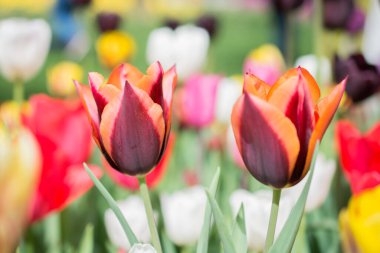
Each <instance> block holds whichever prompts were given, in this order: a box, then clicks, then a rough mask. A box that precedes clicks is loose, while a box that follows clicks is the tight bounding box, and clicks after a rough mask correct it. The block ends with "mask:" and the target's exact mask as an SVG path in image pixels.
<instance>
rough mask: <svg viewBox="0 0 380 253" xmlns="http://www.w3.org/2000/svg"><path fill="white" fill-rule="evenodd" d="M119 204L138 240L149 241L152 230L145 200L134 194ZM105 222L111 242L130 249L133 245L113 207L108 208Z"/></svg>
mask: <svg viewBox="0 0 380 253" xmlns="http://www.w3.org/2000/svg"><path fill="white" fill-rule="evenodd" d="M118 206H119V208H120V209H121V212H122V213H123V215H124V217H125V219H126V220H127V222H128V224H129V226H130V227H131V229H132V231H133V232H134V233H135V235H136V237H137V240H138V241H139V242H144V243H147V242H149V241H150V232H149V225H148V220H147V217H146V213H145V208H144V202H143V200H142V199H141V198H140V197H138V196H135V195H133V196H130V197H128V198H127V199H125V200H123V201H118ZM155 216H156V215H155ZM156 217H157V216H156ZM104 223H105V226H106V230H107V234H108V237H109V238H110V240H111V242H112V243H113V244H114V245H115V246H117V247H119V248H122V249H124V250H128V249H129V248H130V247H131V246H130V244H129V242H128V239H127V236H126V235H125V233H124V230H123V229H122V227H121V225H120V223H119V220H118V219H117V218H116V215H115V214H114V212H113V211H112V210H111V209H107V210H106V212H105V214H104Z"/></svg>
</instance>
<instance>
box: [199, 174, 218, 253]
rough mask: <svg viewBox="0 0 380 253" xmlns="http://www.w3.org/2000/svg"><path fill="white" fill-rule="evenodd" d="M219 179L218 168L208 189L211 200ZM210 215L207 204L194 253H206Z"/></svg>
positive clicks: (209, 207) (209, 208)
mask: <svg viewBox="0 0 380 253" xmlns="http://www.w3.org/2000/svg"><path fill="white" fill-rule="evenodd" d="M219 178H220V167H218V168H217V169H216V172H215V175H214V177H213V179H212V181H211V184H210V187H209V188H208V190H209V191H210V194H211V196H212V197H213V198H215V195H216V189H217V188H218V185H219ZM211 214H212V213H211V206H210V204H209V203H207V205H206V210H205V216H204V220H203V226H202V231H201V235H200V238H199V241H198V245H197V251H196V252H197V253H207V249H208V240H209V234H210V223H211Z"/></svg>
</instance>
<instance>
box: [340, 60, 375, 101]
mask: <svg viewBox="0 0 380 253" xmlns="http://www.w3.org/2000/svg"><path fill="white" fill-rule="evenodd" d="M346 76H348V79H347V85H346V93H347V95H348V96H349V97H350V98H351V100H352V101H353V102H354V103H358V102H361V101H363V100H365V99H366V98H368V97H370V96H372V95H373V94H374V93H376V92H378V91H379V89H380V73H379V71H378V69H377V68H376V67H375V66H373V65H370V64H368V63H367V62H366V60H365V59H364V57H363V55H362V54H353V55H351V56H350V57H349V58H348V59H347V60H344V59H341V58H340V57H338V56H335V59H334V78H335V80H341V78H344V77H346Z"/></svg>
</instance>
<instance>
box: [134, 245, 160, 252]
mask: <svg viewBox="0 0 380 253" xmlns="http://www.w3.org/2000/svg"><path fill="white" fill-rule="evenodd" d="M129 253H157V251H156V250H155V249H154V248H153V247H152V245H150V244H142V243H136V244H133V247H132V248H131V250H130V251H129Z"/></svg>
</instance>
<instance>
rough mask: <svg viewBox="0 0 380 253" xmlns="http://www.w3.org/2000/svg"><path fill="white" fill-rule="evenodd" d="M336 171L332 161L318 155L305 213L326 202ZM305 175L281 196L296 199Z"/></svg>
mask: <svg viewBox="0 0 380 253" xmlns="http://www.w3.org/2000/svg"><path fill="white" fill-rule="evenodd" d="M335 171H336V163H335V161H334V160H332V159H326V158H325V156H324V155H323V154H322V153H319V154H318V156H317V160H316V163H315V169H314V174H313V178H312V180H311V184H310V190H309V194H308V196H307V201H306V206H305V211H306V212H311V211H313V210H315V209H317V208H318V207H320V206H321V205H322V204H323V203H324V202H325V200H326V198H327V196H328V194H329V191H330V186H331V183H332V180H333V177H334V174H335ZM309 175H310V174H308V175H306V176H305V178H304V179H302V180H301V181H300V182H299V183H298V184H297V185H295V186H293V187H290V188H287V189H285V190H284V191H283V195H287V194H290V195H292V196H293V198H294V199H298V198H299V196H300V195H301V193H302V190H303V188H304V187H305V184H306V182H307V180H308V178H309Z"/></svg>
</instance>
